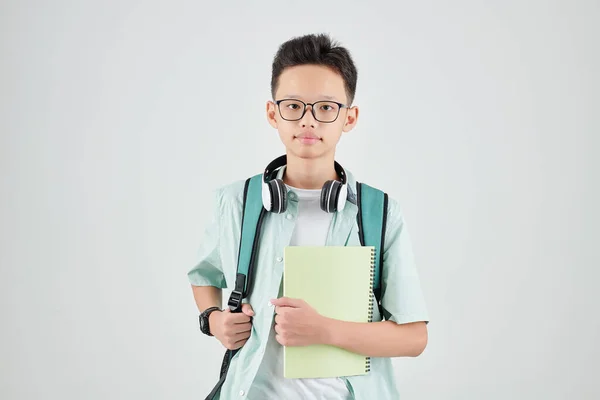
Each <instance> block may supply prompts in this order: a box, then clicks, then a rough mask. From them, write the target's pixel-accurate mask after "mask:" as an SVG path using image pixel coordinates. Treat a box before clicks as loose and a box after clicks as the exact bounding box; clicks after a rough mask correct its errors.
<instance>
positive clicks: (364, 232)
mask: <svg viewBox="0 0 600 400" xmlns="http://www.w3.org/2000/svg"><path fill="white" fill-rule="evenodd" d="M356 192H357V193H356V202H357V205H358V215H357V220H358V235H359V238H360V244H361V245H362V246H373V247H375V273H374V279H373V294H374V295H375V300H376V301H377V306H378V307H379V314H380V315H381V316H382V318H383V307H382V305H381V290H382V286H383V285H382V281H383V279H382V273H381V270H382V268H383V250H384V245H385V226H386V219H387V208H388V195H387V193H385V192H382V191H381V190H379V189H376V188H374V187H372V186H369V185H367V184H366V183H361V182H356Z"/></svg>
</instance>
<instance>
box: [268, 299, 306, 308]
mask: <svg viewBox="0 0 600 400" xmlns="http://www.w3.org/2000/svg"><path fill="white" fill-rule="evenodd" d="M271 304H273V305H274V306H279V307H295V308H297V307H300V306H301V305H302V300H301V299H294V298H291V297H285V296H284V297H280V298H278V299H273V300H271Z"/></svg>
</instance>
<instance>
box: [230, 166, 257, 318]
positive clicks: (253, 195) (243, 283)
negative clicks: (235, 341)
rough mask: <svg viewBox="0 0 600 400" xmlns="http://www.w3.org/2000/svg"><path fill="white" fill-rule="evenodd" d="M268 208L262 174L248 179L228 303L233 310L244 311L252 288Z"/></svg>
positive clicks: (245, 186)
mask: <svg viewBox="0 0 600 400" xmlns="http://www.w3.org/2000/svg"><path fill="white" fill-rule="evenodd" d="M265 214H266V210H265V208H264V207H263V204H262V174H258V175H254V176H253V177H250V178H248V179H246V183H245V185H244V200H243V211H242V231H241V237H240V244H239V246H240V247H239V252H238V264H237V273H236V277H235V287H234V289H233V290H232V292H231V295H230V296H229V301H228V302H227V305H228V306H229V308H230V309H231V311H232V312H241V311H242V300H243V299H245V298H246V297H248V296H249V295H250V291H251V289H252V281H253V276H254V274H253V272H254V263H255V261H256V254H257V253H258V245H259V243H260V231H261V226H262V221H263V220H264V217H265Z"/></svg>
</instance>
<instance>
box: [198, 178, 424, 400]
mask: <svg viewBox="0 0 600 400" xmlns="http://www.w3.org/2000/svg"><path fill="white" fill-rule="evenodd" d="M282 174H283V168H282V169H281V170H280V172H279V175H278V176H279V177H280V178H281V175H282ZM346 174H347V177H348V186H349V189H350V191H349V195H348V200H347V201H346V205H345V207H344V210H342V211H341V212H337V213H335V214H334V216H333V219H332V223H331V225H330V227H329V232H328V234H327V240H326V245H328V246H344V245H348V246H359V245H360V241H359V237H358V225H357V221H356V216H357V213H358V207H357V206H356V204H355V203H356V201H355V200H354V199H355V195H354V193H356V181H355V179H354V177H353V175H352V173H351V172H349V171H348V170H346ZM367 183H368V182H367ZM243 191H244V180H240V181H236V182H234V183H230V184H227V185H224V186H222V187H220V188H218V189H217V190H216V191H215V192H214V201H213V205H214V210H213V214H212V220H211V222H210V224H209V225H208V226H207V228H206V231H205V234H204V240H203V242H202V243H201V244H200V250H199V260H198V262H197V263H196V265H195V266H194V267H193V268H192V269H191V270H190V271H189V272H188V279H189V282H190V283H191V284H192V285H195V286H215V287H217V288H221V289H228V288H233V287H235V276H236V269H237V256H238V250H239V247H238V246H239V240H240V232H241V222H242V208H243V203H242V202H243ZM288 195H289V196H288V209H287V211H286V213H284V214H275V213H267V216H266V217H265V219H264V221H263V226H262V233H261V245H260V246H259V252H258V254H257V256H258V258H257V262H256V265H255V269H254V273H255V278H254V283H253V288H252V291H251V293H250V296H249V298H248V299H246V300H245V301H246V302H248V303H250V304H251V305H252V308H253V310H254V312H255V315H254V317H253V320H252V331H251V334H250V337H249V339H248V341H247V342H246V343H245V344H244V346H243V347H242V348H241V349H240V350H239V351H238V352H237V353H236V355H235V357H234V358H233V360H232V361H231V364H230V366H229V371H228V373H227V378H226V380H225V382H224V383H223V386H222V388H221V391H220V396H219V395H217V396H216V397H215V398H216V399H227V400H229V399H246V398H247V393H248V392H249V390H250V388H251V386H252V384H253V382H254V379H255V377H256V372H257V370H258V367H259V365H260V363H261V360H262V357H263V355H264V352H265V346H266V343H267V339H268V337H269V331H270V329H271V327H272V323H273V317H274V311H275V310H274V307H273V306H271V305H270V303H269V300H270V299H272V298H277V297H279V294H280V292H279V289H280V284H281V279H282V275H283V250H284V248H285V246H287V245H288V244H289V242H290V238H291V236H292V232H293V230H294V224H295V219H296V216H297V212H298V199H297V198H295V196H294V194H293V193H292V192H291V191H288ZM381 274H382V306H383V309H384V314H385V316H386V319H387V320H390V321H394V322H396V323H398V324H403V323H409V322H416V321H425V322H427V323H428V322H429V316H428V312H427V308H426V304H425V301H424V296H423V294H422V291H421V284H420V281H419V277H418V273H417V268H416V265H415V260H414V257H413V252H412V246H411V242H410V237H409V235H408V232H407V230H406V224H405V222H404V218H403V216H402V211H401V208H400V206H399V204H398V202H397V201H396V200H395V199H393V198H392V197H389V199H388V215H387V221H386V232H385V245H384V255H383V267H382V270H381ZM373 310H374V317H373V320H374V321H381V320H382V316H381V315H380V314H379V310H378V307H376V306H374V307H373ZM367 340H368V339H367ZM399 340H400V339H399ZM220 361H221V360H219V361H218V363H215V374H214V378H215V379H214V383H216V382H217V380H218V372H219V368H220V366H221V364H220ZM342 379H343V381H344V382H345V383H346V385H347V387H348V389H349V390H350V393H351V394H352V395H353V396H354V398H355V399H356V400H363V399H365V400H366V399H368V400H371V399H382V400H385V399H398V398H399V394H398V391H397V387H396V380H395V377H394V371H393V366H392V362H391V359H390V358H387V357H372V358H371V371H370V372H369V373H368V374H367V375H360V376H350V377H342ZM249 400H255V399H249ZM259 400H262V399H259ZM265 400H266V399H265Z"/></svg>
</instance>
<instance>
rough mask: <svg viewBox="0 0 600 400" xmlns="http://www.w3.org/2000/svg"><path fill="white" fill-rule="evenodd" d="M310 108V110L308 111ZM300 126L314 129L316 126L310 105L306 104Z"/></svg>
mask: <svg viewBox="0 0 600 400" xmlns="http://www.w3.org/2000/svg"><path fill="white" fill-rule="evenodd" d="M309 107H310V109H309ZM299 122H300V125H301V126H302V127H303V128H305V127H306V126H310V127H312V128H315V127H316V125H317V120H316V119H315V116H314V115H313V106H312V104H308V105H307V106H306V110H305V111H304V115H303V116H302V118H301V119H300V121H299Z"/></svg>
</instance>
